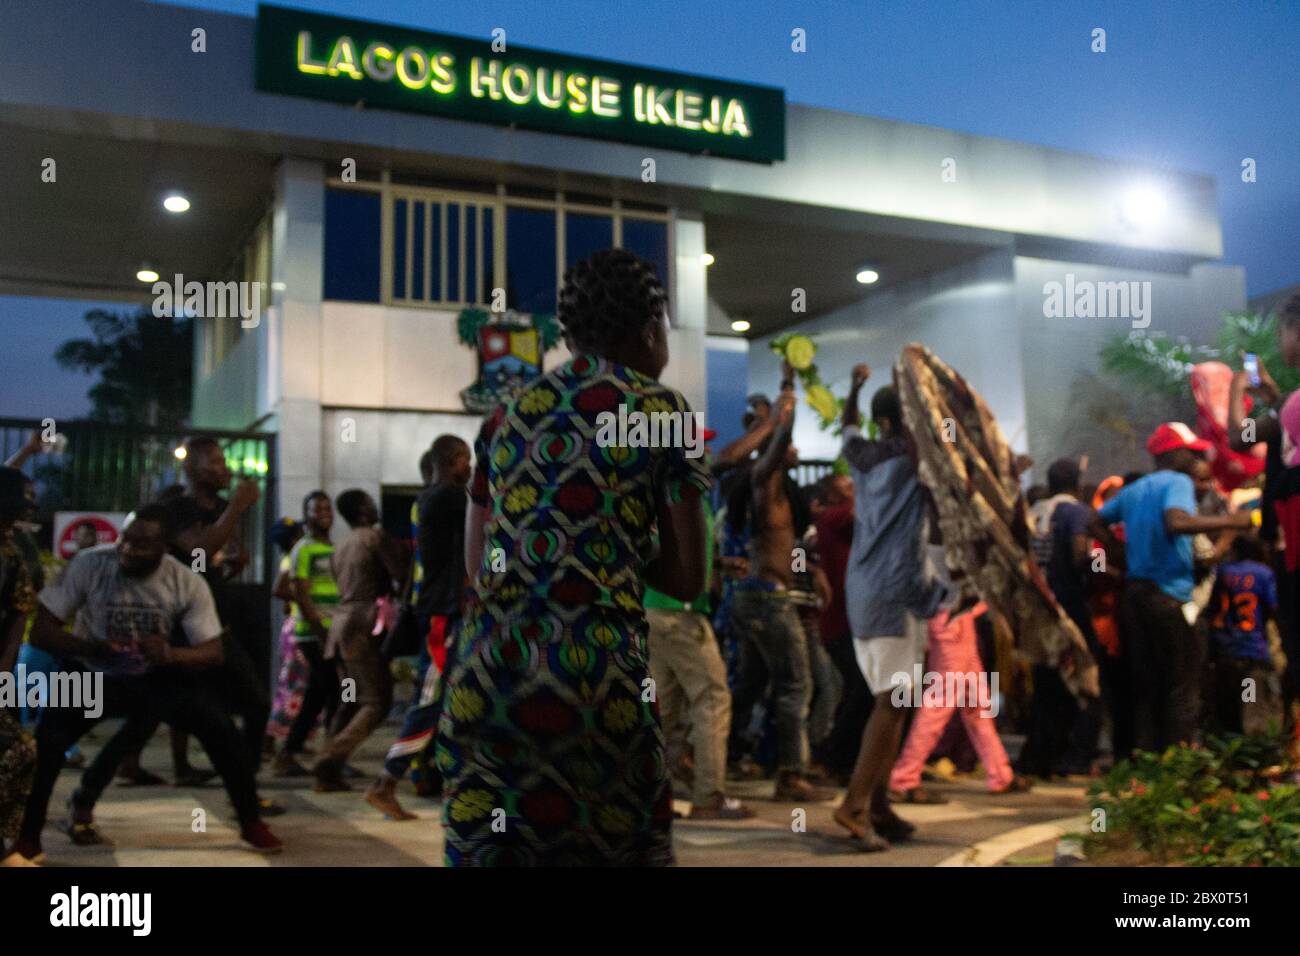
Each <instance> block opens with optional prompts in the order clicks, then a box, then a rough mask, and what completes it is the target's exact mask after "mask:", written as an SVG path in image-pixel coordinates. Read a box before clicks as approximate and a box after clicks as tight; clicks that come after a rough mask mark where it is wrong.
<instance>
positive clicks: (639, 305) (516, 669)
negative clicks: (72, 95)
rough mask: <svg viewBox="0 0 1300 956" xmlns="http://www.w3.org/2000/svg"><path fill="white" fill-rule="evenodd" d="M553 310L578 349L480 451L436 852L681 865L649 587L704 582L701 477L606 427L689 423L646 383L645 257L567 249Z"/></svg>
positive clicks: (680, 405)
mask: <svg viewBox="0 0 1300 956" xmlns="http://www.w3.org/2000/svg"><path fill="white" fill-rule="evenodd" d="M559 318H560V321H561V323H562V324H563V326H564V336H565V342H566V344H567V345H568V347H569V351H570V352H571V353H572V354H573V356H574V357H573V358H572V359H571V360H570V361H569V362H567V363H565V364H564V365H561V366H560V367H558V368H556V369H555V370H554V371H552V372H550V373H548V374H546V375H543V376H541V377H540V378H538V379H535V380H534V381H533V382H531V383H529V385H528V386H526V387H525V388H524V389H523V391H522V392H520V393H519V394H518V395H516V396H515V397H514V398H513V399H511V400H510V401H507V402H506V403H504V404H503V405H501V406H500V407H498V408H497V409H496V411H495V412H494V413H493V414H492V415H490V416H489V417H488V419H487V420H486V422H485V423H484V425H483V428H482V430H481V431H480V433H479V437H478V441H477V442H476V444H475V458H476V461H475V467H474V475H473V478H472V480H471V484H470V499H471V501H470V509H469V512H468V514H467V516H466V535H465V537H466V543H465V566H466V568H468V569H471V570H470V574H471V577H472V589H471V595H470V597H469V599H468V601H467V605H468V606H467V607H466V610H465V616H464V623H463V627H462V630H461V632H460V634H459V637H458V641H457V647H456V648H455V654H454V662H452V661H449V662H448V663H449V669H448V675H447V691H446V698H445V703H444V706H443V712H442V719H441V723H440V725H439V742H438V762H439V767H440V769H441V770H442V773H443V775H444V777H445V780H446V788H445V795H444V802H443V826H444V828H445V834H446V861H447V863H448V865H479V866H484V865H565V864H567V865H599V864H608V865H622V866H628V865H665V864H669V863H671V862H672V858H673V857H672V841H671V830H670V827H671V823H672V799H671V792H670V790H669V786H668V778H667V774H666V771H665V766H664V754H663V734H662V732H661V731H660V727H659V720H658V705H657V703H656V702H655V695H654V685H653V682H651V681H650V679H649V675H648V671H647V667H646V630H647V626H646V620H645V612H644V609H643V607H642V594H643V590H644V587H645V586H646V585H647V584H648V585H650V586H652V587H654V588H655V589H656V590H659V591H661V592H663V593H666V594H670V595H672V596H673V597H676V598H678V599H681V600H692V599H693V598H694V597H695V596H696V595H697V594H698V593H699V592H700V590H701V589H702V588H703V587H704V583H705V581H704V567H705V561H704V555H705V547H706V532H705V523H704V514H703V506H702V502H701V498H700V495H701V493H704V492H707V490H708V488H709V476H708V470H707V467H706V463H705V459H704V458H703V457H702V456H701V455H699V454H698V452H699V450H701V449H702V438H696V439H695V441H693V442H692V441H691V439H690V438H689V437H688V438H687V441H686V442H679V443H678V444H677V447H646V444H647V443H645V442H640V441H636V440H635V439H629V440H628V441H627V442H626V444H620V441H622V439H621V438H620V437H618V436H614V438H613V439H612V440H611V438H610V435H609V434H608V430H606V431H605V432H602V431H601V427H600V424H599V423H601V422H608V421H609V419H608V418H607V417H603V416H602V413H608V414H609V415H613V416H615V417H617V416H618V415H619V411H620V406H626V410H627V413H628V414H629V415H630V414H631V413H633V412H638V411H639V412H644V413H646V414H647V415H648V414H652V413H655V412H669V413H677V415H680V416H682V418H681V419H680V420H681V421H682V422H683V424H684V425H688V426H689V428H692V429H695V428H697V427H698V424H699V423H698V422H697V421H696V419H695V416H694V414H693V413H691V410H690V407H689V406H688V405H687V403H686V400H685V399H684V398H683V397H682V396H681V395H680V394H679V393H678V392H676V391H674V390H673V389H671V388H668V387H667V386H664V385H661V384H660V383H659V382H658V381H657V379H658V376H659V375H660V373H661V372H662V371H663V369H664V366H665V365H666V364H667V363H668V327H667V314H666V311H665V295H664V290H663V287H662V285H661V284H660V283H659V280H658V279H657V278H656V276H655V272H654V267H653V266H651V265H649V264H648V263H646V262H643V261H642V260H640V259H638V258H637V257H636V256H634V255H632V254H631V253H629V252H626V251H623V250H607V251H604V252H598V253H596V254H595V255H593V256H592V257H591V258H590V259H589V260H584V261H582V262H579V263H578V264H577V265H576V266H575V267H574V268H573V269H571V270H570V271H569V272H568V273H567V274H566V275H565V281H564V289H563V291H562V292H561V294H560V302H559ZM636 418H637V416H632V419H629V420H635V419H636ZM682 434H684V435H687V436H690V435H692V434H693V433H692V432H683V433H682ZM688 443H689V444H688ZM687 444H688V447H683V445H687Z"/></svg>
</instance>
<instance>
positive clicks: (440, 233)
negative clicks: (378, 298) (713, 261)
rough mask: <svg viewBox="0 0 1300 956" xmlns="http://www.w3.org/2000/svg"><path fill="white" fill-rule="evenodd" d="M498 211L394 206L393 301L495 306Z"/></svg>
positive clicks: (480, 206) (408, 201)
mask: <svg viewBox="0 0 1300 956" xmlns="http://www.w3.org/2000/svg"><path fill="white" fill-rule="evenodd" d="M494 218H495V210H494V208H493V207H492V206H489V205H486V204H484V203H476V202H462V201H458V200H455V199H446V200H440V199H425V198H421V197H418V196H415V195H409V196H405V197H395V198H394V200H393V256H392V263H393V274H392V301H393V302H395V303H399V304H404V305H447V306H457V305H483V304H486V303H488V302H490V301H491V295H492V280H493V268H494V263H495V261H496V257H495V255H494V251H493V249H492V242H493V235H494V230H493V225H494Z"/></svg>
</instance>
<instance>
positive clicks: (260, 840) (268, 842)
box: [239, 820, 284, 854]
mask: <svg viewBox="0 0 1300 956" xmlns="http://www.w3.org/2000/svg"><path fill="white" fill-rule="evenodd" d="M239 839H241V840H243V841H244V842H245V843H247V844H248V846H249V849H251V850H253V851H254V852H256V853H268V854H269V853H279V852H280V851H281V850H283V849H284V844H283V843H281V842H280V838H279V837H278V836H276V835H275V834H274V833H272V832H271V828H270V827H268V826H267V825H266V824H265V823H263V822H262V821H261V820H258V821H256V822H255V823H249V824H245V825H244V826H243V827H241V828H240V831H239Z"/></svg>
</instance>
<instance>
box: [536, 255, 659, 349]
mask: <svg viewBox="0 0 1300 956" xmlns="http://www.w3.org/2000/svg"><path fill="white" fill-rule="evenodd" d="M667 300H668V296H667V294H666V293H665V292H664V287H663V284H662V283H661V282H660V281H659V277H658V275H657V274H656V272H655V267H654V265H653V264H652V263H650V262H647V261H645V260H644V259H641V258H639V257H637V256H635V255H633V254H632V253H630V252H628V251H627V250H626V249H604V250H602V251H600V252H596V253H593V254H592V255H591V257H590V258H588V259H583V260H581V261H580V262H578V263H577V264H575V265H574V267H573V268H572V269H570V270H569V271H567V272H566V273H565V274H564V288H563V289H561V290H560V303H559V319H560V324H561V325H563V326H564V331H565V333H566V334H567V335H568V337H569V341H570V342H571V343H572V344H573V346H574V348H575V349H576V350H578V351H584V352H590V353H592V354H594V355H601V356H603V355H607V354H608V353H609V352H611V351H614V350H616V349H617V348H618V346H619V345H620V344H621V343H622V342H624V341H626V340H628V339H629V338H631V337H632V336H634V335H637V334H639V333H640V332H641V330H642V329H644V328H645V326H646V325H647V324H648V323H650V322H654V321H658V320H660V319H661V318H662V317H663V314H664V306H665V304H666V303H667Z"/></svg>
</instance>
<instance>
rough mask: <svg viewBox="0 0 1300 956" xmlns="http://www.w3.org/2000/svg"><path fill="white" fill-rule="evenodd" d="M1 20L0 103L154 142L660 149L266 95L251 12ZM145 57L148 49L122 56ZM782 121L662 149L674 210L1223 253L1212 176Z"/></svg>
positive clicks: (620, 161) (595, 161) (303, 151)
mask: <svg viewBox="0 0 1300 956" xmlns="http://www.w3.org/2000/svg"><path fill="white" fill-rule="evenodd" d="M5 16H6V20H7V22H9V23H13V24H20V25H21V29H12V30H4V31H0V105H4V104H12V105H13V106H14V107H15V108H16V115H17V114H18V113H21V114H22V115H24V116H26V117H28V118H32V117H38V118H39V122H54V121H55V114H57V113H58V112H60V111H68V112H71V111H88V112H92V113H99V114H103V115H105V116H123V117H129V118H130V120H131V121H130V122H120V123H117V124H115V129H117V130H119V131H120V133H119V135H123V136H129V135H132V127H136V128H135V130H134V135H135V136H139V137H141V138H149V137H153V136H157V135H158V130H159V128H160V127H162V126H164V125H167V124H178V125H180V126H184V127H186V130H185V136H186V137H187V138H190V139H192V140H193V141H195V142H213V143H223V144H224V143H229V142H230V140H231V138H232V137H234V138H237V139H246V140H247V142H248V143H250V144H253V145H256V146H258V147H259V148H263V149H266V150H267V151H268V152H271V153H278V154H285V153H292V154H296V155H303V156H308V155H315V156H326V155H330V156H331V157H332V156H333V155H334V153H333V152H331V150H332V149H333V148H334V147H333V146H331V145H330V144H343V143H346V144H355V145H356V146H358V147H361V148H366V147H373V148H375V149H378V150H383V151H385V152H388V151H393V152H395V153H401V152H406V153H408V154H409V155H410V156H423V155H427V154H428V153H429V151H430V144H436V149H437V151H438V152H439V153H440V154H441V155H443V156H445V157H447V158H448V159H455V160H457V161H459V162H460V163H461V164H462V166H464V165H469V166H472V167H474V168H484V167H486V168H490V167H492V166H493V165H494V164H512V165H515V166H519V167H531V168H534V169H541V170H552V171H555V172H556V173H558V174H560V175H563V174H564V173H566V172H567V173H569V174H576V175H582V176H591V177H598V178H600V179H603V180H605V181H610V180H611V179H612V180H614V181H622V182H628V183H631V182H636V181H639V178H640V173H641V163H642V160H643V159H644V158H645V157H646V155H647V151H646V149H645V147H641V146H625V145H621V144H617V143H600V144H595V143H593V142H591V141H589V140H584V139H580V138H576V137H572V136H560V135H551V134H546V133H535V132H529V131H526V130H518V129H509V128H504V127H497V126H491V125H485V124H480V123H469V122H461V121H457V120H448V119H439V118H436V117H431V116H422V115H411V114H404V113H400V112H393V111H385V110H368V109H353V108H352V107H350V106H347V105H343V104H337V103H327V102H320V101H313V100H308V99H301V98H295V97H290V96H279V95H272V94H266V93H259V92H257V91H256V90H254V89H253V82H252V78H253V34H254V21H253V20H252V19H251V18H246V17H238V16H230V15H226V14H220V13H215V12H212V11H209V10H192V9H185V8H182V7H171V6H164V5H161V4H156V3H144V2H137V0H103V2H99V3H93V4H87V3H84V2H78V0H7V2H6V5H5ZM376 16H381V14H379V13H378V12H376ZM68 24H76V29H75V30H69V29H68V28H67V25H68ZM199 25H202V26H204V27H205V28H206V29H207V31H208V51H209V52H207V53H206V54H204V55H203V56H201V57H196V56H195V55H194V54H192V53H191V52H190V46H189V33H190V30H191V29H193V28H194V27H195V26H199ZM52 50H57V51H58V55H57V56H53V55H51V53H50V51H52ZM133 50H148V51H149V53H150V55H148V56H129V55H124V52H123V51H133ZM573 52H575V53H580V52H581V51H580V50H574V51H573ZM178 76H183V77H185V82H183V83H181V82H176V79H175V78H176V77H178ZM105 78H111V82H104V79H105ZM786 124H787V133H786V139H787V159H786V161H785V162H781V163H775V164H772V165H770V166H765V165H761V164H756V163H743V162H738V161H735V160H727V159H718V158H711V157H704V156H694V157H690V156H686V155H683V154H674V153H667V152H664V151H661V150H656V151H652V152H653V153H654V154H655V155H656V156H657V157H658V164H657V178H658V184H659V187H658V188H659V189H660V190H661V193H662V196H663V198H665V200H666V204H669V205H683V206H691V205H702V203H703V202H705V201H717V200H718V197H719V196H722V195H724V194H729V195H731V196H733V197H736V198H737V201H740V200H741V199H742V198H745V199H753V200H755V201H760V200H773V199H775V200H782V201H787V202H791V203H797V204H801V205H807V206H814V207H826V208H829V209H839V210H851V211H854V212H860V213H869V214H876V215H885V216H898V217H903V218H904V219H907V220H910V221H911V225H913V226H916V227H917V228H920V227H921V226H922V225H928V226H930V227H935V226H939V225H945V226H950V227H952V228H954V229H959V230H960V229H969V228H977V229H991V230H998V231H1003V232H1008V233H1012V234H1016V235H1035V236H1051V237H1057V238H1060V239H1062V240H1076V241H1083V242H1089V243H1099V244H1107V245H1118V246H1129V247H1133V248H1140V249H1158V250H1163V251H1169V252H1178V253H1183V254H1186V255H1189V256H1192V257H1200V258H1215V257H1217V256H1219V255H1220V254H1221V252H1222V239H1221V235H1220V230H1219V220H1218V211H1217V208H1216V204H1215V195H1214V183H1213V180H1211V179H1210V178H1208V177H1204V176H1195V175H1191V174H1185V173H1179V172H1173V171H1168V170H1163V169H1153V168H1149V167H1143V166H1141V165H1138V164H1136V163H1122V162H1116V161H1112V160H1106V159H1100V158H1097V157H1092V156H1085V155H1081V154H1077V153H1066V152H1062V151H1059V150H1052V149H1047V148H1044V147H1041V146H1034V145H1031V144H1026V143H1013V142H1008V141H1006V140H998V139H992V138H990V137H982V136H972V135H970V134H966V133H960V132H956V131H953V130H945V129H939V128H936V127H930V126H919V125H914V124H909V123H899V122H895V121H892V120H885V119H879V118H875V117H867V116H858V115H854V114H849V113H838V112H834V111H831V110H820V109H813V108H810V107H805V106H796V105H789V106H788V107H787V110H786ZM173 135H174V134H173ZM947 159H952V160H954V161H955V164H956V165H955V171H956V178H955V180H954V181H951V182H945V181H944V180H943V178H942V177H941V173H942V172H943V166H942V164H943V163H944V161H945V160H947ZM1142 184H1153V185H1155V186H1156V187H1158V188H1159V189H1160V191H1162V192H1163V193H1164V194H1165V195H1166V196H1167V198H1168V209H1167V211H1166V213H1165V214H1164V215H1163V216H1162V217H1161V218H1160V221H1159V222H1157V223H1153V224H1151V225H1149V226H1147V227H1144V228H1141V229H1133V228H1130V227H1129V226H1128V225H1126V224H1125V223H1124V222H1123V221H1122V219H1121V216H1120V215H1119V208H1120V205H1121V203H1122V201H1123V198H1124V195H1125V194H1126V193H1127V192H1128V191H1129V190H1130V189H1131V188H1132V187H1133V186H1134V185H1142ZM641 192H642V193H643V194H648V193H647V191H646V190H641Z"/></svg>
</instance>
